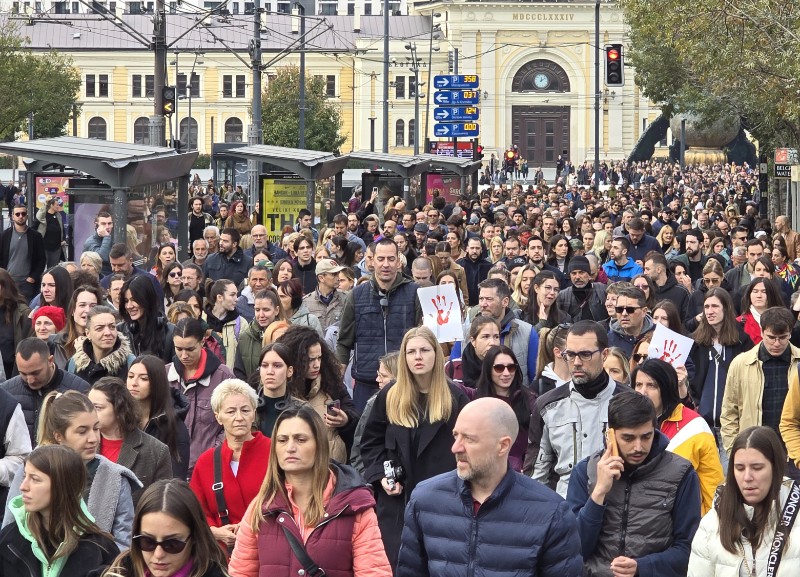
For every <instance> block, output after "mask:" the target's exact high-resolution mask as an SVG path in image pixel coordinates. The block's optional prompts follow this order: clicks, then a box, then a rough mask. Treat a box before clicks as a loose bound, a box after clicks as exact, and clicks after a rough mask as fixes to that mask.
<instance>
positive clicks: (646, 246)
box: [627, 218, 664, 262]
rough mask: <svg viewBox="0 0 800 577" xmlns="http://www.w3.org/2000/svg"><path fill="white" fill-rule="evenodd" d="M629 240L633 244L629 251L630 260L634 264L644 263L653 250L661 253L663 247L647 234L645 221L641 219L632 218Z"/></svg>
mask: <svg viewBox="0 0 800 577" xmlns="http://www.w3.org/2000/svg"><path fill="white" fill-rule="evenodd" d="M627 228H628V240H629V241H630V243H631V248H630V250H629V251H628V258H630V259H631V260H633V261H634V262H644V257H645V255H646V254H647V253H648V252H650V251H651V250H654V251H657V252H660V253H662V254H663V252H664V251H663V250H661V245H660V244H659V242H658V241H657V240H656V239H655V238H654V237H652V236H649V235H647V234H645V230H644V221H643V220H642V219H641V218H632V219H631V220H630V222H628V226H627Z"/></svg>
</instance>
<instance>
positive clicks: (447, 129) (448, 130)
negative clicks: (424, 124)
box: [433, 122, 480, 138]
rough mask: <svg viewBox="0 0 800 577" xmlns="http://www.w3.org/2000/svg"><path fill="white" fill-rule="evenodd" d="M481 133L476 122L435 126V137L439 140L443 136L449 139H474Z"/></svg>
mask: <svg viewBox="0 0 800 577" xmlns="http://www.w3.org/2000/svg"><path fill="white" fill-rule="evenodd" d="M479 132H480V127H479V126H478V125H477V124H475V123H474V122H458V123H455V124H435V125H434V126H433V135H434V136H436V137H437V138H438V137H441V136H445V137H449V138H474V137H476V136H478V133H479Z"/></svg>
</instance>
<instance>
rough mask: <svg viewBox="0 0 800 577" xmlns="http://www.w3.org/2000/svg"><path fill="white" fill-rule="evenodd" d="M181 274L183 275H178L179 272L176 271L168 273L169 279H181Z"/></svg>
mask: <svg viewBox="0 0 800 577" xmlns="http://www.w3.org/2000/svg"><path fill="white" fill-rule="evenodd" d="M181 274H183V273H180V272H178V271H173V272H171V273H169V276H170V277H171V278H180V277H181Z"/></svg>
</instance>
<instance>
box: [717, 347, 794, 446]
mask: <svg viewBox="0 0 800 577" xmlns="http://www.w3.org/2000/svg"><path fill="white" fill-rule="evenodd" d="M760 346H761V345H756V346H755V347H753V348H752V349H750V350H749V351H746V352H744V353H742V354H740V355H739V356H737V357H736V358H734V359H733V361H731V365H730V367H729V368H728V379H727V381H726V382H725V394H724V395H723V397H722V412H721V413H720V416H719V423H720V432H721V433H722V444H723V445H724V446H725V451H726V452H727V453H728V455H730V453H731V447H732V446H733V440H734V439H735V438H736V435H738V434H739V432H740V431H744V430H745V429H746V428H748V427H756V426H760V425H761V418H762V412H761V402H762V398H763V396H764V371H763V370H762V369H761V361H760V360H758V348H759V347H760ZM789 347H790V348H791V351H792V362H791V365H790V366H789V383H790V385H789V392H790V393H791V391H792V386H791V383H794V382H795V381H796V379H797V365H798V362H800V349H798V348H797V347H795V346H794V345H791V344H790V345H789ZM788 398H789V397H788V396H787V400H788ZM785 411H786V404H784V415H785ZM781 423H783V418H782V419H781Z"/></svg>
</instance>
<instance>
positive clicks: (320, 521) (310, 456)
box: [230, 405, 452, 577]
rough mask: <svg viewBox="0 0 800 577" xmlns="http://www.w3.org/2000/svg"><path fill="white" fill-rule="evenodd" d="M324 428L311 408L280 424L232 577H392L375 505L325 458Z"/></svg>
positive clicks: (352, 475) (239, 540) (350, 474)
mask: <svg viewBox="0 0 800 577" xmlns="http://www.w3.org/2000/svg"><path fill="white" fill-rule="evenodd" d="M325 429H326V427H325V424H324V423H323V422H322V419H321V418H320V417H319V415H318V414H317V412H316V411H314V409H313V408H311V407H309V406H308V405H303V406H300V407H297V408H293V409H287V410H285V411H284V412H283V413H281V415H280V417H278V421H277V422H276V424H275V432H274V435H273V441H272V445H271V447H270V452H269V464H268V465H267V474H266V477H265V478H264V482H263V484H262V485H261V490H260V491H259V493H258V495H257V496H256V498H255V499H254V500H253V502H252V503H251V504H250V506H249V507H248V508H247V512H246V513H245V515H244V518H243V519H242V522H241V523H240V524H239V532H238V534H237V536H236V546H235V547H234V549H233V555H232V556H231V561H230V572H231V575H234V576H236V577H259V576H266V575H269V577H290V576H295V575H305V574H308V575H313V574H314V572H313V571H312V570H311V565H312V564H315V565H316V566H317V567H318V568H319V569H321V570H322V572H325V573H327V574H328V575H353V576H355V577H391V575H392V570H391V567H390V566H389V563H388V561H387V559H386V555H385V553H384V552H383V543H382V542H381V532H380V530H379V529H378V523H377V520H376V518H375V498H374V497H373V496H372V492H371V491H370V489H369V487H365V486H364V481H363V480H362V478H361V476H360V475H359V474H358V473H357V472H356V471H355V469H353V468H352V467H350V466H348V465H342V464H339V463H337V462H336V461H333V460H332V459H331V458H330V453H329V444H328V439H327V433H326V430H325ZM450 440H451V441H452V439H450ZM401 523H402V521H401ZM322 572H319V573H318V574H320V575H321V574H323V573H322Z"/></svg>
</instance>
